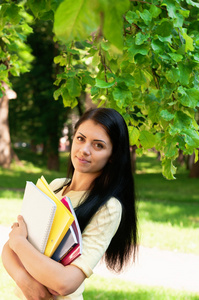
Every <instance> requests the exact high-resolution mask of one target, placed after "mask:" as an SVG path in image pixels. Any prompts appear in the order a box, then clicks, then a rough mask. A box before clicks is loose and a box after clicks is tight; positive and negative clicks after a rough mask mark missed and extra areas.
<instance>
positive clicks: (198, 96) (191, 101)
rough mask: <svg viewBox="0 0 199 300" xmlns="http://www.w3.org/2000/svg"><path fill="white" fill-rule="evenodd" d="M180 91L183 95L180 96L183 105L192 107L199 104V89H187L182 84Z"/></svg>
mask: <svg viewBox="0 0 199 300" xmlns="http://www.w3.org/2000/svg"><path fill="white" fill-rule="evenodd" d="M178 92H179V93H180V95H181V97H179V101H180V103H181V104H182V105H184V106H188V107H191V108H195V107H197V106H199V90H197V89H196V88H191V89H186V88H183V87H182V86H180V87H179V88H178Z"/></svg>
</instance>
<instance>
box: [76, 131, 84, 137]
mask: <svg viewBox="0 0 199 300" xmlns="http://www.w3.org/2000/svg"><path fill="white" fill-rule="evenodd" d="M78 133H79V134H81V135H82V136H83V137H85V138H86V136H85V135H84V134H83V133H81V132H80V131H79V132H78Z"/></svg>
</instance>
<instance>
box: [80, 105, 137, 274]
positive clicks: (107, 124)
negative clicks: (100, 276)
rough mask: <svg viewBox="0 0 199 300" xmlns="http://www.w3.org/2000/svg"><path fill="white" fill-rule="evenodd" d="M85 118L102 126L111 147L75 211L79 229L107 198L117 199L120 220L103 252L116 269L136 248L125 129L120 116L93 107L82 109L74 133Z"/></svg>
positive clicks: (83, 227)
mask: <svg viewBox="0 0 199 300" xmlns="http://www.w3.org/2000/svg"><path fill="white" fill-rule="evenodd" d="M86 120H93V121H94V122H96V123H98V124H101V125H102V126H103V128H104V129H105V130H106V132H107V133H108V135H109V137H110V139H111V142H112V145H113V150H112V155H111V157H110V159H109V161H108V162H107V164H106V166H105V167H104V168H103V170H102V172H101V174H100V175H99V176H98V177H97V178H96V179H95V180H94V181H93V182H92V184H91V186H90V189H89V191H88V195H87V197H86V200H85V201H84V202H82V203H81V204H80V205H79V206H78V207H77V208H76V214H77V218H78V221H79V224H80V228H81V231H83V230H84V229H85V227H86V225H87V224H88V223H89V221H90V219H91V218H92V216H93V215H94V214H95V213H96V212H97V210H98V209H99V208H100V207H101V206H102V205H104V204H106V202H107V201H108V200H109V199H110V198H111V197H115V198H117V199H118V200H119V201H120V203H121V205H122V218H121V222H120V225H119V228H118V230H117V232H116V234H115V235H114V237H113V238H112V240H111V242H110V245H109V247H108V249H107V250H106V253H105V261H106V264H107V266H108V267H109V268H111V269H114V270H117V271H119V270H121V269H122V266H123V265H124V264H125V263H126V262H127V261H128V260H129V258H130V256H131V255H132V252H133V254H134V258H135V253H136V249H137V213H136V203H135V189H134V180H133V175H132V170H131V159H130V146H129V135H128V129H127V125H126V123H125V121H124V119H123V117H122V116H121V115H120V114H119V113H118V112H117V111H116V110H114V109H111V108H96V109H91V110H89V111H87V112H85V113H84V114H83V116H82V117H81V118H80V119H79V121H78V122H77V123H76V125H75V132H76V131H77V129H78V127H79V126H80V125H81V124H82V123H83V122H84V121H86Z"/></svg>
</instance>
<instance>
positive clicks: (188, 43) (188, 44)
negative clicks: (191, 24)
mask: <svg viewBox="0 0 199 300" xmlns="http://www.w3.org/2000/svg"><path fill="white" fill-rule="evenodd" d="M183 38H184V39H185V42H186V44H185V52H187V51H189V50H190V51H193V50H194V46H193V39H192V38H191V37H190V36H188V35H187V34H186V32H184V33H183Z"/></svg>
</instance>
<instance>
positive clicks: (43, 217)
mask: <svg viewBox="0 0 199 300" xmlns="http://www.w3.org/2000/svg"><path fill="white" fill-rule="evenodd" d="M56 208H57V206H56V204H55V202H54V201H53V200H52V199H51V198H49V197H48V196H47V195H46V194H44V193H43V192H42V191H41V190H40V189H39V188H38V187H36V185H35V184H34V183H33V182H31V181H27V182H26V187H25V192H24V197H23V202H22V208H21V214H22V216H23V218H24V221H25V223H26V225H27V229H28V240H29V242H30V243H31V244H32V245H33V246H34V247H35V248H36V249H37V250H39V251H40V252H41V253H44V251H45V248H46V244H47V240H48V236H49V233H50V230H51V226H52V223H53V219H54V215H55V211H56Z"/></svg>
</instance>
